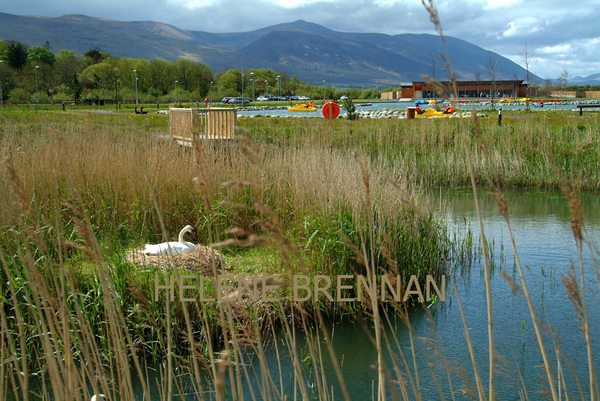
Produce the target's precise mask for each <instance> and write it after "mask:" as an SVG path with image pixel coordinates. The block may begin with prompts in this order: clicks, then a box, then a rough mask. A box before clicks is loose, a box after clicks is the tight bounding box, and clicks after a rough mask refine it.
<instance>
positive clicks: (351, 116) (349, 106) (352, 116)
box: [342, 97, 358, 120]
mask: <svg viewBox="0 0 600 401" xmlns="http://www.w3.org/2000/svg"><path fill="white" fill-rule="evenodd" d="M342 106H344V109H346V112H347V113H348V120H356V119H357V118H358V114H357V113H356V106H355V105H354V103H353V102H352V99H350V98H349V97H347V98H345V99H342Z"/></svg>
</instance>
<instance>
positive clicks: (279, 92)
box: [277, 75, 281, 99]
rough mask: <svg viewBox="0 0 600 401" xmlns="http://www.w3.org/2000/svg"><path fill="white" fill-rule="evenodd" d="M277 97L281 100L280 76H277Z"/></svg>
mask: <svg viewBox="0 0 600 401" xmlns="http://www.w3.org/2000/svg"><path fill="white" fill-rule="evenodd" d="M277 97H279V98H280V99H281V75H277Z"/></svg>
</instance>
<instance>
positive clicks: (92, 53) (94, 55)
mask: <svg viewBox="0 0 600 401" xmlns="http://www.w3.org/2000/svg"><path fill="white" fill-rule="evenodd" d="M83 56H84V58H85V63H86V65H88V66H90V65H94V64H99V63H101V62H102V61H104V60H106V59H108V58H111V57H112V56H111V55H110V53H105V52H101V51H100V50H98V49H92V50H88V51H87V52H85V53H83Z"/></svg>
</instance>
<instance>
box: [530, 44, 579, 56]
mask: <svg viewBox="0 0 600 401" xmlns="http://www.w3.org/2000/svg"><path fill="white" fill-rule="evenodd" d="M536 52H537V53H538V54H546V55H566V54H569V53H571V52H573V46H571V45H570V44H568V43H563V44H560V45H554V46H544V47H540V48H538V49H537V50H536Z"/></svg>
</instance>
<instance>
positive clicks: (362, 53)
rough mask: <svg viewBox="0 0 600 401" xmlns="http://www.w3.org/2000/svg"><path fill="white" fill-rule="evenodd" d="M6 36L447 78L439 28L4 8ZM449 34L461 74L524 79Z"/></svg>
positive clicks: (340, 75) (277, 65)
mask: <svg viewBox="0 0 600 401" xmlns="http://www.w3.org/2000/svg"><path fill="white" fill-rule="evenodd" d="M0 39H1V40H18V41H20V42H23V43H25V44H27V45H29V46H41V45H43V44H44V43H45V42H46V41H48V42H49V43H50V46H51V47H52V50H53V51H54V52H58V51H59V50H61V49H68V50H73V51H75V53H76V54H79V55H82V54H83V53H85V52H86V51H88V50H90V49H98V50H101V51H105V52H108V53H110V54H112V55H113V56H115V57H132V58H146V59H153V58H161V59H166V60H177V59H178V58H187V59H190V60H194V61H199V62H202V63H204V64H206V65H208V66H209V67H210V68H211V70H213V72H215V73H216V72H221V71H226V70H228V69H230V68H236V69H238V70H240V69H247V68H270V69H273V70H276V71H281V72H285V73H287V74H289V75H296V76H297V77H298V79H300V80H303V81H307V82H309V83H316V84H318V83H321V82H322V81H326V82H327V84H328V85H341V86H355V87H360V86H377V87H380V88H381V87H388V86H397V85H399V84H400V83H401V82H408V81H415V80H421V79H422V77H421V76H422V75H423V74H425V75H428V76H432V75H435V77H436V78H437V79H440V80H445V79H447V78H448V76H447V74H446V73H445V71H444V68H443V67H444V65H443V61H442V60H441V59H440V57H439V53H440V51H442V42H441V40H440V38H439V37H438V36H435V35H426V34H420V35H417V34H402V35H385V34H378V33H348V32H337V31H332V30H330V29H327V28H325V27H323V26H320V25H317V24H313V23H310V22H306V21H301V20H299V21H295V22H291V23H284V24H278V25H273V26H270V27H266V28H262V29H258V30H255V31H251V32H238V33H209V32H200V31H190V30H183V29H179V28H177V27H174V26H171V25H168V24H164V23H160V22H153V21H134V22H123V21H114V20H107V19H102V18H94V17H89V16H85V15H65V16H62V17H37V16H18V15H11V14H5V13H0ZM446 40H447V44H448V48H449V51H450V58H451V62H452V66H453V68H454V70H455V73H456V76H457V79H463V80H468V79H476V78H477V75H479V76H480V79H484V80H485V79H488V78H489V73H488V72H487V71H486V68H485V66H486V63H487V61H488V60H489V57H490V55H492V56H494V57H495V58H496V60H497V72H498V73H499V79H514V78H515V77H518V78H519V79H525V76H526V73H525V70H524V69H523V68H522V67H520V66H519V65H517V64H516V63H513V62H512V61H510V60H508V59H507V58H505V57H502V56H500V55H498V54H495V53H492V52H490V51H487V50H485V49H482V48H481V47H478V46H476V45H473V44H472V43H469V42H467V41H464V40H461V39H457V38H453V37H447V38H446ZM432 59H433V60H435V65H436V68H435V74H434V70H433V67H432V65H433V63H432ZM536 78H537V77H536ZM538 79H539V78H538ZM540 81H541V79H540ZM573 83H574V82H573Z"/></svg>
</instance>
